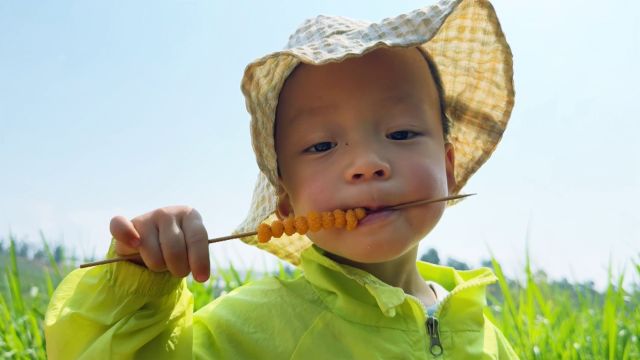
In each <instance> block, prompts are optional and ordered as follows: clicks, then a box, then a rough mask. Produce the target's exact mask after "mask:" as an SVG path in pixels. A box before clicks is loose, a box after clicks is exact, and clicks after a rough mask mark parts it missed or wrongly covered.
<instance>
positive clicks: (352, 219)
mask: <svg viewBox="0 0 640 360" xmlns="http://www.w3.org/2000/svg"><path fill="white" fill-rule="evenodd" d="M345 217H346V219H347V230H349V231H351V230H353V229H355V228H356V227H357V226H358V218H357V217H356V212H355V211H353V209H349V210H347V214H346V215H345Z"/></svg>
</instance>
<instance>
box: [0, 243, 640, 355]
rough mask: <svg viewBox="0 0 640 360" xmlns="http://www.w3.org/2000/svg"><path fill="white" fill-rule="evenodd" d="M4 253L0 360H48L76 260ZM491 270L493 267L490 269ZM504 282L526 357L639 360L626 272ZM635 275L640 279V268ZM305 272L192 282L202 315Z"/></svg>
mask: <svg viewBox="0 0 640 360" xmlns="http://www.w3.org/2000/svg"><path fill="white" fill-rule="evenodd" d="M5 245H6V246H4V247H0V264H1V266H2V268H3V270H4V277H3V279H1V280H0V357H2V358H7V359H45V358H46V354H45V340H44V336H43V333H42V321H43V318H44V313H45V310H46V306H47V303H48V300H49V298H50V296H51V294H52V292H53V289H54V288H55V286H56V285H57V284H58V282H59V281H60V280H61V279H62V277H63V276H64V274H66V273H68V272H69V271H70V270H71V268H72V267H71V264H72V263H73V262H74V259H68V258H65V256H64V251H63V249H61V248H60V247H56V248H55V249H54V251H51V249H50V248H49V245H48V243H47V241H46V240H45V239H44V237H43V241H42V249H40V250H39V251H38V252H36V253H35V254H34V255H33V256H31V257H26V256H25V253H24V251H23V252H22V253H21V251H19V250H17V249H16V248H17V246H16V241H15V239H13V237H11V236H10V237H9V241H8V242H5ZM488 265H489V264H488ZM490 265H491V267H493V270H494V272H495V273H496V275H497V276H498V278H499V283H498V284H497V285H493V286H491V287H490V289H489V294H488V300H489V306H488V307H487V310H486V314H487V316H488V317H489V318H491V319H492V320H493V321H494V322H495V323H496V324H497V325H498V327H499V328H500V329H502V331H503V333H504V334H505V336H506V337H507V338H508V339H509V341H510V342H511V344H513V346H514V348H515V349H516V351H517V352H518V353H519V354H520V356H521V358H522V359H640V339H639V337H640V284H639V283H638V282H637V281H636V282H634V283H632V284H631V289H626V290H625V289H623V287H622V284H623V282H624V276H625V274H619V275H614V274H612V273H611V271H610V272H609V279H608V287H607V290H606V291H605V292H604V293H600V292H598V291H596V290H594V289H593V285H592V284H588V283H587V284H571V283H568V282H566V281H560V282H557V281H549V280H548V279H546V277H545V276H544V274H543V273H540V272H535V273H534V272H533V271H532V269H531V267H530V265H529V261H528V259H527V264H526V265H525V268H524V269H523V276H522V278H523V279H526V280H525V281H522V282H518V281H514V280H511V279H508V278H506V277H505V276H504V274H503V272H502V269H501V266H500V263H499V262H498V261H497V260H496V259H492V260H491V264H490ZM632 272H633V273H632V276H635V278H636V279H638V278H640V264H638V263H635V264H634V268H633V270H632ZM299 274H300V272H299V271H298V270H295V269H291V268H289V267H286V266H284V265H281V266H280V269H279V270H278V271H276V272H275V273H273V274H262V273H257V272H252V271H249V272H243V273H241V272H239V271H237V270H236V269H235V268H234V267H233V266H231V267H229V268H222V267H220V266H217V267H216V268H215V269H214V271H213V276H212V278H211V279H210V281H208V282H207V283H205V284H200V283H197V282H193V281H188V283H189V288H190V289H191V291H192V293H193V294H194V297H195V307H196V309H198V308H200V307H202V306H203V305H204V304H206V303H208V302H209V301H211V300H212V299H214V298H215V297H217V296H220V295H221V294H223V293H225V292H228V291H230V290H232V289H234V288H236V287H238V286H241V285H242V284H244V283H247V282H249V281H251V280H255V279H257V278H259V277H261V276H271V275H274V276H277V277H280V278H291V277H295V276H298V275H299Z"/></svg>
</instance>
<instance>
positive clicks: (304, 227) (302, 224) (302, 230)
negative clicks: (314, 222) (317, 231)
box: [295, 216, 309, 235]
mask: <svg viewBox="0 0 640 360" xmlns="http://www.w3.org/2000/svg"><path fill="white" fill-rule="evenodd" d="M295 224H296V231H297V232H298V234H300V235H304V234H306V233H307V231H309V224H308V223H307V219H306V218H305V217H304V216H296V220H295Z"/></svg>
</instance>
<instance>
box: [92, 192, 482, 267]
mask: <svg viewBox="0 0 640 360" xmlns="http://www.w3.org/2000/svg"><path fill="white" fill-rule="evenodd" d="M471 195H475V194H461V195H453V196H446V197H443V198H438V199H427V200H417V201H411V202H408V203H404V204H398V205H394V206H389V207H386V208H384V210H398V209H404V208H406V207H410V206H417V205H426V204H431V203H435V202H440V201H449V200H456V199H462V198H465V197H467V196H471ZM257 234H258V232H257V231H250V232H246V233H241V234H235V235H227V236H222V237H217V238H213V239H209V244H213V243H217V242H221V241H226V240H231V239H239V238H243V237H247V236H253V235H257ZM125 260H137V261H142V258H141V257H140V254H131V255H125V256H120V257H115V258H111V259H106V260H100V261H94V262H90V263H86V264H81V265H80V268H87V267H92V266H96V265H103V264H110V263H114V262H118V261H125Z"/></svg>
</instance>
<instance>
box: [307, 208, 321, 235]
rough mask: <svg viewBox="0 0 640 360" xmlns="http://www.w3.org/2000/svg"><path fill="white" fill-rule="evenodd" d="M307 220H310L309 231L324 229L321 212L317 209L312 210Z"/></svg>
mask: <svg viewBox="0 0 640 360" xmlns="http://www.w3.org/2000/svg"><path fill="white" fill-rule="evenodd" d="M307 220H308V222H309V231H311V232H316V231H320V230H322V218H321V217H320V214H318V213H317V212H315V211H310V212H309V213H308V214H307Z"/></svg>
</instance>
